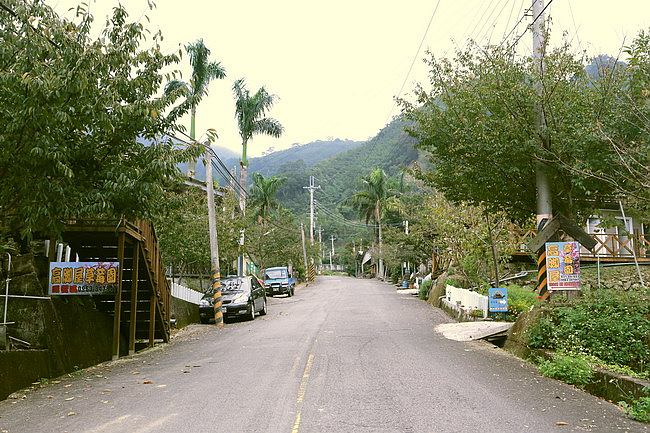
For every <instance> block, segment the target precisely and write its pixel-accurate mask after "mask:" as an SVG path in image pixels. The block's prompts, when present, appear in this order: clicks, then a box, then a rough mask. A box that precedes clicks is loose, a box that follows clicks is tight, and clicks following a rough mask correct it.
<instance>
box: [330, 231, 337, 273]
mask: <svg viewBox="0 0 650 433" xmlns="http://www.w3.org/2000/svg"><path fill="white" fill-rule="evenodd" d="M334 239H336V238H335V237H334V235H332V237H331V238H330V240H331V241H332V249H331V250H330V271H331V270H332V255H333V254H334Z"/></svg>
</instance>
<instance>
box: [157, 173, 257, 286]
mask: <svg viewBox="0 0 650 433" xmlns="http://www.w3.org/2000/svg"><path fill="white" fill-rule="evenodd" d="M222 194H223V195H222V196H221V197H220V198H219V200H217V203H216V205H215V206H216V207H217V208H218V209H219V210H220V211H219V212H217V213H216V218H217V227H219V262H220V267H221V269H223V270H224V275H226V274H228V273H229V272H227V270H228V269H230V264H231V263H232V262H233V261H235V260H236V258H237V254H238V250H239V233H240V230H241V229H243V228H244V227H245V225H246V224H245V222H244V220H243V218H242V217H241V214H240V213H239V212H237V211H236V208H237V197H236V195H235V193H234V191H233V190H232V189H223V190H222ZM160 200H161V201H164V202H165V203H166V206H167V210H168V211H167V212H165V213H164V214H162V215H158V216H157V217H156V218H155V219H154V224H155V225H156V227H157V228H158V229H157V233H158V238H159V239H160V249H161V251H162V254H163V258H164V260H165V263H169V264H171V265H172V266H173V268H174V269H175V270H177V271H180V272H184V273H189V274H196V273H201V274H203V275H209V271H210V239H209V230H208V216H207V214H206V211H205V209H206V206H207V197H206V194H205V192H204V191H202V190H201V189H199V188H194V187H187V186H185V185H183V186H182V187H180V188H178V189H177V190H174V191H168V192H167V193H166V194H165V195H163V196H161V197H160Z"/></svg>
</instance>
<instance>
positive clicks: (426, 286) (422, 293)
mask: <svg viewBox="0 0 650 433" xmlns="http://www.w3.org/2000/svg"><path fill="white" fill-rule="evenodd" d="M431 284H432V281H431V280H430V279H426V280H424V281H422V283H421V284H420V288H419V290H418V298H420V299H422V300H423V301H426V300H427V298H428V297H429V290H430V289H431Z"/></svg>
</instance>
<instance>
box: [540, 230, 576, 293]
mask: <svg viewBox="0 0 650 433" xmlns="http://www.w3.org/2000/svg"><path fill="white" fill-rule="evenodd" d="M546 272H547V276H548V290H549V291H555V290H580V245H579V244H578V242H547V243H546Z"/></svg>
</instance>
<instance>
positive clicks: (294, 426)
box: [291, 412, 300, 433]
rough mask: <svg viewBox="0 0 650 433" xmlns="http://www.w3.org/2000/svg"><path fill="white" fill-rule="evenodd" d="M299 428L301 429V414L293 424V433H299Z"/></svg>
mask: <svg viewBox="0 0 650 433" xmlns="http://www.w3.org/2000/svg"><path fill="white" fill-rule="evenodd" d="M299 427H300V412H298V415H296V422H294V423H293V428H292V429H291V433H298V428H299Z"/></svg>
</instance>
